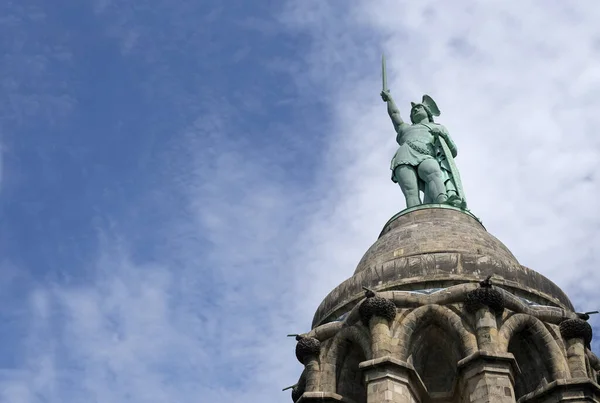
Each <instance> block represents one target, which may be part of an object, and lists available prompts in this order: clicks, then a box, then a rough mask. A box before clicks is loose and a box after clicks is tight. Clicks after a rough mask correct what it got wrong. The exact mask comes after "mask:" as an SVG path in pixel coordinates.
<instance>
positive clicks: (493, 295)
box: [465, 280, 504, 314]
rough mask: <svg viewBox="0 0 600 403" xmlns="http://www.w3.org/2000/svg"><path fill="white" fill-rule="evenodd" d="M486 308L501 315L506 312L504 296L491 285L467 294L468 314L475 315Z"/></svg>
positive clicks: (466, 307) (466, 306) (466, 305)
mask: <svg viewBox="0 0 600 403" xmlns="http://www.w3.org/2000/svg"><path fill="white" fill-rule="evenodd" d="M484 281H485V280H484ZM484 306H487V307H489V308H490V310H491V311H492V312H494V313H495V314H501V313H502V312H503V311H504V296H503V295H502V293H501V292H500V291H498V290H496V289H494V288H492V287H491V285H490V286H489V287H488V286H482V287H480V288H477V289H475V290H473V291H471V292H469V293H468V294H467V299H466V300H465V309H466V310H467V312H470V313H475V312H477V311H478V310H479V309H481V308H482V307H484Z"/></svg>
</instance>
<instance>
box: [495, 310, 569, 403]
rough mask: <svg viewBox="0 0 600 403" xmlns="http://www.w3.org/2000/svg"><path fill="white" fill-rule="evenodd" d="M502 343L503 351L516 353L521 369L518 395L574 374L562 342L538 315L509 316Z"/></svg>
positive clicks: (499, 335) (499, 333)
mask: <svg viewBox="0 0 600 403" xmlns="http://www.w3.org/2000/svg"><path fill="white" fill-rule="evenodd" d="M498 344H499V345H498V348H499V350H500V351H502V352H509V353H512V354H513V356H514V357H515V360H516V361H517V364H518V365H519V368H520V369H521V373H520V374H517V376H515V394H516V396H517V398H519V397H520V396H523V395H524V394H527V393H529V392H532V391H534V390H536V389H537V388H539V387H541V386H542V385H544V383H546V382H552V381H554V380H558V379H564V378H569V377H570V374H569V371H568V366H567V361H566V359H565V357H564V355H563V354H562V352H561V349H560V347H559V345H558V343H557V342H556V340H555V339H554V337H553V336H552V334H551V333H550V331H549V330H548V329H547V328H546V326H544V323H543V322H542V321H541V320H539V319H538V318H536V317H534V316H531V315H527V314H524V313H517V314H514V315H512V316H511V317H510V318H508V319H507V320H506V321H505V322H504V323H503V324H502V326H501V327H500V330H499V332H498ZM548 378H549V379H548Z"/></svg>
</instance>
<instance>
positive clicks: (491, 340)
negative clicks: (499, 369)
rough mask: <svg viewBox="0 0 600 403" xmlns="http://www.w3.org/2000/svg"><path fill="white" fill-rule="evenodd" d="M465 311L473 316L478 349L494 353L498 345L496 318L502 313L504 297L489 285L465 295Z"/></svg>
mask: <svg viewBox="0 0 600 403" xmlns="http://www.w3.org/2000/svg"><path fill="white" fill-rule="evenodd" d="M488 282H489V280H488ZM484 284H487V283H484ZM465 309H466V310H467V312H469V313H472V314H474V315H475V327H476V335H475V336H476V337H477V345H478V346H479V349H480V350H483V351H489V352H492V351H495V350H496V346H497V345H498V324H497V322H496V316H497V315H500V314H502V312H503V311H504V296H503V295H502V293H501V292H500V291H498V290H496V289H494V288H492V286H491V283H490V284H489V285H485V286H481V287H480V288H477V289H475V290H473V291H471V292H469V293H468V294H467V299H466V301H465Z"/></svg>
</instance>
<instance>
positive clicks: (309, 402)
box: [296, 392, 354, 403]
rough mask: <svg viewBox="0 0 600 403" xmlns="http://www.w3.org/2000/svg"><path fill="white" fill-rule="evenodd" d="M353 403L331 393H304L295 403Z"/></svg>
mask: <svg viewBox="0 0 600 403" xmlns="http://www.w3.org/2000/svg"><path fill="white" fill-rule="evenodd" d="M337 402H341V403H354V401H353V400H351V399H348V398H346V397H343V396H341V395H338V394H337V393H333V392H304V393H303V394H302V396H300V399H298V400H297V401H296V403H337Z"/></svg>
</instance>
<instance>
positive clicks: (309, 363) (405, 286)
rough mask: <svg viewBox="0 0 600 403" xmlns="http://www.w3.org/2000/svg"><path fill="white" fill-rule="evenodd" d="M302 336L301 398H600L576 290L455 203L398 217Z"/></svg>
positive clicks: (352, 402) (420, 401)
mask: <svg viewBox="0 0 600 403" xmlns="http://www.w3.org/2000/svg"><path fill="white" fill-rule="evenodd" d="M490 275H491V276H492V277H491V279H489V281H487V282H486V281H485V279H486V277H488V276H490ZM363 287H366V288H367V290H368V291H367V293H366V294H365V292H364V289H363ZM373 292H374V293H373ZM363 305H364V306H363ZM394 311H395V312H394ZM301 336H302V337H304V338H306V340H305V343H306V344H307V346H308V345H310V346H313V347H312V349H308V350H306V351H307V353H306V354H304V353H303V354H301V357H299V359H300V358H302V359H301V361H302V362H303V363H304V365H305V370H304V372H303V373H302V375H301V377H300V380H299V382H298V384H297V386H296V387H295V388H294V389H293V393H292V400H293V401H294V402H296V403H298V402H301V403H307V402H348V403H383V402H386V403H404V402H411V403H412V402H414V403H426V402H432V403H485V402H499V403H505V402H506V403H509V402H517V401H518V402H523V403H525V402H527V403H533V402H535V403H537V402H539V403H550V402H567V401H568V402H599V403H600V386H599V385H598V383H597V380H598V379H597V377H598V374H599V373H600V360H599V359H598V358H597V357H596V356H595V355H594V354H593V353H592V351H591V350H590V345H589V343H590V338H591V327H590V326H589V325H588V324H587V323H585V321H583V320H582V319H580V318H579V317H578V316H577V314H576V313H575V312H574V310H573V306H572V304H571V302H570V301H569V299H568V297H567V296H566V295H565V294H564V292H563V291H562V290H560V288H559V287H558V286H556V285H555V284H554V283H552V282H551V281H550V280H548V279H547V278H545V277H544V276H542V275H540V274H539V273H537V272H535V271H533V270H531V269H529V268H527V267H524V266H522V265H520V264H519V263H518V261H517V259H516V258H515V257H514V256H513V255H512V253H511V252H510V251H509V250H508V249H507V248H506V247H505V246H504V245H503V244H502V243H501V242H500V241H499V240H497V239H496V238H494V237H493V236H492V235H490V234H489V233H488V232H487V231H486V230H485V228H484V227H483V226H482V225H481V224H480V222H479V221H478V220H477V219H475V218H474V217H473V216H472V215H470V214H469V213H468V212H465V211H461V210H459V209H455V208H450V207H448V206H440V205H427V206H423V207H422V208H417V209H411V211H409V212H406V213H400V214H398V215H396V216H395V217H393V218H392V219H391V220H390V221H389V222H388V223H387V224H386V225H385V226H384V228H383V230H382V232H381V235H380V236H379V239H378V240H377V241H376V242H375V244H373V246H371V248H369V250H368V251H367V252H366V253H365V255H364V257H363V258H362V259H361V261H360V262H359V264H358V267H357V269H356V271H355V273H354V275H353V276H352V277H351V278H349V279H348V280H346V281H344V282H343V283H342V284H340V286H338V287H336V288H335V289H334V290H333V291H332V292H331V293H330V294H329V295H328V296H327V297H326V298H325V299H324V300H323V302H322V303H321V305H320V306H319V308H318V309H317V311H316V313H315V317H314V320H313V328H312V330H311V331H309V332H307V333H306V334H303V335H301ZM309 341H310V343H309ZM317 341H318V342H317ZM317 344H318V345H319V348H318V349H317V348H316V347H314V346H316V345H317ZM302 351H304V350H302Z"/></svg>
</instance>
